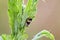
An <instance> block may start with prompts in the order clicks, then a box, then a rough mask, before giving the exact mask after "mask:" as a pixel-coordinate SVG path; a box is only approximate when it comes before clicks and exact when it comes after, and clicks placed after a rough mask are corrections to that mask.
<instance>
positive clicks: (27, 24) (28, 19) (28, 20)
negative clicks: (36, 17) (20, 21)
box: [26, 18, 32, 26]
mask: <svg viewBox="0 0 60 40" xmlns="http://www.w3.org/2000/svg"><path fill="white" fill-rule="evenodd" d="M31 21H32V18H27V19H26V26H29V24H30V23H31Z"/></svg>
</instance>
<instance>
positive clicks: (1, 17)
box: [0, 0, 60, 40]
mask: <svg viewBox="0 0 60 40" xmlns="http://www.w3.org/2000/svg"><path fill="white" fill-rule="evenodd" d="M24 1H25V3H26V1H27V0H24ZM7 4H8V0H0V35H1V34H9V33H10V28H9V23H8V13H7V8H8V5H7ZM43 29H46V30H48V31H50V32H51V33H53V34H54V36H55V39H56V40H60V0H39V2H38V5H37V14H36V18H35V20H34V21H33V22H32V23H31V24H30V27H29V28H28V29H27V33H28V35H29V38H28V40H31V39H32V38H33V36H34V35H35V34H36V33H38V32H40V31H41V30H43ZM41 40H49V39H48V38H46V37H43V38H41Z"/></svg>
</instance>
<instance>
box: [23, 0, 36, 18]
mask: <svg viewBox="0 0 60 40" xmlns="http://www.w3.org/2000/svg"><path fill="white" fill-rule="evenodd" d="M36 4H37V0H28V3H27V5H26V8H25V10H24V12H25V13H27V14H28V17H31V18H33V17H34V16H35V12H36Z"/></svg>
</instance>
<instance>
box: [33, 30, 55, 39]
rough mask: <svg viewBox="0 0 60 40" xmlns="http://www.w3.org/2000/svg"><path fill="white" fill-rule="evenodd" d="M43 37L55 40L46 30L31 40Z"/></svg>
mask: <svg viewBox="0 0 60 40" xmlns="http://www.w3.org/2000/svg"><path fill="white" fill-rule="evenodd" d="M43 36H45V37H47V38H50V39H51V40H55V38H54V36H53V34H51V33H50V32H49V31H47V30H42V31H41V32H39V33H37V34H36V35H35V36H34V38H33V39H32V40H38V39H40V38H41V37H43Z"/></svg>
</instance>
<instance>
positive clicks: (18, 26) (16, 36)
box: [1, 0, 55, 40]
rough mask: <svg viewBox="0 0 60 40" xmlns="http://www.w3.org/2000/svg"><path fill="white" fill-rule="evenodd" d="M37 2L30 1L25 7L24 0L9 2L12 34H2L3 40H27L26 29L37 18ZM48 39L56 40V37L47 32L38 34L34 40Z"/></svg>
mask: <svg viewBox="0 0 60 40" xmlns="http://www.w3.org/2000/svg"><path fill="white" fill-rule="evenodd" d="M36 5H37V0H28V2H27V4H26V5H24V0H8V17H9V25H10V28H11V34H10V35H6V34H2V36H1V38H2V39H1V40H27V38H28V35H27V33H26V30H25V29H26V28H27V27H28V26H29V24H30V23H31V22H32V21H33V19H34V18H35V13H36ZM43 36H45V37H48V38H50V39H51V40H55V38H54V36H53V35H52V34H51V33H50V32H49V31H47V30H42V31H41V32H39V33H37V34H36V35H35V36H34V38H33V39H32V40H38V39H39V38H41V37H43Z"/></svg>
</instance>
